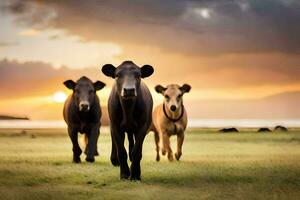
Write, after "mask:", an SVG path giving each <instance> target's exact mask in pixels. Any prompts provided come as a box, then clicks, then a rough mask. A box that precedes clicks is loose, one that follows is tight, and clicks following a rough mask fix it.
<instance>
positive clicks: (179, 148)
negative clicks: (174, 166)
mask: <svg viewBox="0 0 300 200" xmlns="http://www.w3.org/2000/svg"><path fill="white" fill-rule="evenodd" d="M183 140H184V133H180V134H178V135H177V153H175V158H176V160H179V159H180V157H181V155H182V144H183Z"/></svg>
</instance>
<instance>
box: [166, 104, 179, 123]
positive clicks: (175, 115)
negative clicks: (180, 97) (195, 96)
mask: <svg viewBox="0 0 300 200" xmlns="http://www.w3.org/2000/svg"><path fill="white" fill-rule="evenodd" d="M163 111H164V114H165V116H166V118H167V119H169V120H170V121H172V122H174V123H175V122H177V121H179V120H180V119H181V118H182V117H183V114H184V106H183V104H181V106H180V109H179V110H178V111H176V112H174V113H172V112H170V110H169V109H166V106H165V104H163Z"/></svg>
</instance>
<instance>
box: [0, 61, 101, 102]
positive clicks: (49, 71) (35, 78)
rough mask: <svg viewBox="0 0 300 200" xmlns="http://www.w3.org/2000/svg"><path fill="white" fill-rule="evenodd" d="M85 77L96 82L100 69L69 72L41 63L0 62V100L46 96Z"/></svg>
mask: <svg viewBox="0 0 300 200" xmlns="http://www.w3.org/2000/svg"><path fill="white" fill-rule="evenodd" d="M83 75H86V76H88V77H91V79H93V80H96V79H99V78H100V77H101V71H100V68H90V69H81V70H71V69H69V68H67V67H62V68H59V69H55V68H54V67H53V66H52V65H50V64H47V63H43V62H18V61H15V60H7V59H4V60H1V61H0V85H1V87H0V99H5V98H15V97H30V96H45V95H46V96H47V95H51V94H53V93H54V92H55V91H57V90H60V89H65V88H64V86H63V84H62V83H63V81H65V80H67V79H73V80H77V79H79V78H80V77H81V76H83Z"/></svg>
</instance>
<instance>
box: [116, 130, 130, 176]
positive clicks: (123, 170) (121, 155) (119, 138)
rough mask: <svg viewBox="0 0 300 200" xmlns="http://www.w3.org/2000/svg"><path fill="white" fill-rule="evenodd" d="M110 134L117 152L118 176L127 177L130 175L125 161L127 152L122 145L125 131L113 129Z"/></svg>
mask: <svg viewBox="0 0 300 200" xmlns="http://www.w3.org/2000/svg"><path fill="white" fill-rule="evenodd" d="M112 136H113V139H114V140H115V142H116V145H117V154H118V159H119V163H120V178H121V179H128V178H129V176H130V171H129V167H128V163H127V152H126V149H125V147H124V140H125V133H124V132H117V131H116V130H113V132H112Z"/></svg>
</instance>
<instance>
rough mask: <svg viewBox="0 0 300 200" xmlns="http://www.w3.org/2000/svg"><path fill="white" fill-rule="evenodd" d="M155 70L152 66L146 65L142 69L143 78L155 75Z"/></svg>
mask: <svg viewBox="0 0 300 200" xmlns="http://www.w3.org/2000/svg"><path fill="white" fill-rule="evenodd" d="M153 72H154V69H153V67H152V66H151V65H144V66H143V67H141V78H146V77H149V76H151V75H152V74H153Z"/></svg>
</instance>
